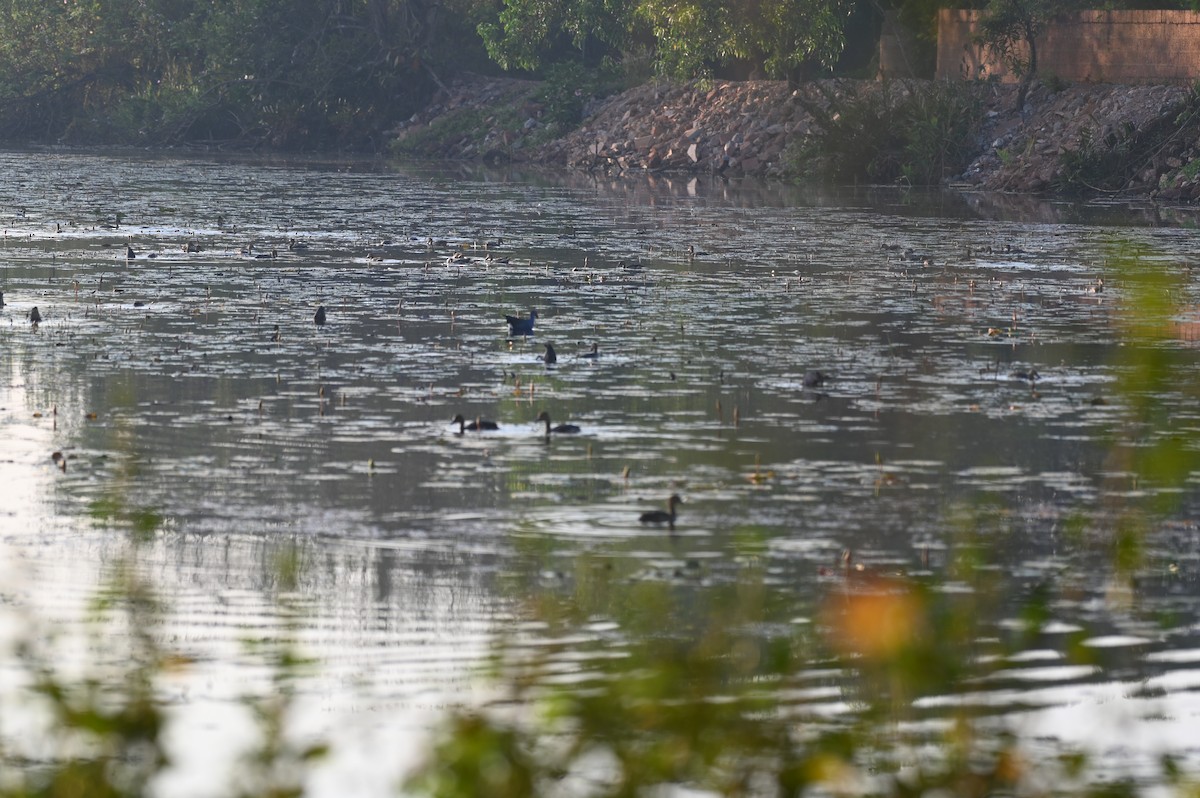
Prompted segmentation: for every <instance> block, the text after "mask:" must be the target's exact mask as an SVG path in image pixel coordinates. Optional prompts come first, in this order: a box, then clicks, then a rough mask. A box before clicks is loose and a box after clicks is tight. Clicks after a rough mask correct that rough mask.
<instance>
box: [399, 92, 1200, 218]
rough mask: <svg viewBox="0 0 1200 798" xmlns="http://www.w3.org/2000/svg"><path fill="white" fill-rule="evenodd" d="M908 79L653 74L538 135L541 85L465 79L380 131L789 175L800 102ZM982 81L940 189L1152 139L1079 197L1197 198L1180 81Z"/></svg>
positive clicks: (1008, 182)
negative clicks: (973, 140)
mask: <svg viewBox="0 0 1200 798" xmlns="http://www.w3.org/2000/svg"><path fill="white" fill-rule="evenodd" d="M914 83H927V81H890V82H883V83H881V82H879V81H866V80H851V79H845V78H831V79H828V80H822V81H816V82H812V83H806V84H802V85H800V86H799V87H794V88H793V87H791V86H789V85H788V84H787V83H786V82H783V81H745V82H734V81H710V82H707V83H703V84H701V83H698V82H695V81H693V82H689V83H668V82H654V83H648V84H644V85H642V86H638V87H635V88H633V89H629V90H627V91H624V92H621V93H619V94H615V95H612V96H610V97H606V98H604V99H601V100H592V101H590V102H588V103H587V105H586V106H585V112H584V118H583V121H582V122H581V123H580V125H579V126H578V127H576V128H575V129H573V130H570V131H567V132H566V133H565V134H563V135H561V136H548V135H547V131H546V128H545V126H544V125H543V123H542V122H541V121H540V119H539V112H540V110H541V109H540V106H539V104H538V103H537V102H536V100H535V95H536V91H537V87H538V85H539V84H537V83H536V82H532V81H519V80H512V79H495V78H482V77H480V76H474V75H468V76H465V77H464V78H462V79H460V80H458V81H455V82H454V83H453V84H452V85H451V86H450V87H448V91H447V92H444V93H442V94H441V95H440V96H439V97H438V98H435V102H434V103H431V105H430V106H429V107H428V108H427V109H426V110H424V111H422V112H421V113H419V114H416V115H414V116H413V117H412V118H411V119H409V120H407V121H406V122H405V123H403V124H402V125H400V126H398V127H397V128H395V129H394V130H392V131H391V132H390V139H391V141H392V143H393V144H396V143H399V144H400V145H401V146H402V147H407V146H412V145H413V144H414V143H417V146H416V147H413V149H411V150H410V153H411V154H416V155H418V156H421V157H432V158H442V159H449V160H467V161H471V160H475V161H483V162H487V163H518V164H521V163H526V164H538V165H542V166H551V167H555V168H565V169H571V170H578V171H585V172H599V173H603V174H606V175H618V174H638V173H663V174H672V173H674V174H693V175H702V174H710V175H720V176H722V177H741V176H746V177H763V178H781V179H787V178H788V176H789V175H788V169H787V163H786V162H785V161H786V152H787V147H788V146H789V144H791V143H793V142H796V141H797V140H799V139H802V138H803V137H804V136H806V135H807V134H808V133H809V132H810V131H811V130H812V128H813V119H812V116H811V115H810V114H809V113H808V112H807V111H806V110H805V105H806V104H810V103H821V104H826V106H827V104H829V103H834V104H836V103H837V102H838V101H839V100H840V99H843V98H845V97H847V96H851V95H853V94H854V93H857V92H863V91H872V90H878V89H880V88H887V87H890V86H895V87H897V88H899V89H900V90H905V87H906V86H907V85H909V84H914ZM980 89H981V91H982V92H983V93H984V95H983V104H984V107H985V120H984V124H983V129H982V131H981V133H980V136H979V142H978V154H977V155H976V156H975V158H974V159H973V160H972V161H971V163H970V164H968V165H967V167H966V168H965V169H964V170H963V171H962V172H961V173H960V174H956V175H947V176H946V178H945V179H944V180H943V181H942V185H943V186H951V185H953V186H955V187H958V188H968V189H976V190H981V191H999V192H1013V193H1021V194H1041V195H1055V194H1056V193H1058V192H1057V190H1056V187H1057V186H1059V185H1060V184H1061V183H1062V181H1063V180H1064V178H1065V177H1067V176H1069V175H1068V174H1067V172H1068V170H1069V169H1071V167H1072V163H1073V161H1072V157H1073V156H1077V155H1081V154H1082V155H1087V156H1090V157H1093V158H1096V159H1097V160H1098V161H1099V162H1101V163H1107V162H1110V161H1112V162H1119V161H1120V157H1121V155H1122V154H1123V153H1124V152H1125V151H1126V150H1128V149H1130V147H1131V144H1130V143H1131V142H1137V141H1139V140H1141V139H1143V138H1144V137H1146V136H1149V135H1158V136H1160V137H1162V138H1163V139H1164V141H1165V143H1164V144H1163V146H1161V147H1157V148H1156V149H1155V151H1154V152H1153V154H1152V155H1151V157H1149V158H1148V159H1147V160H1146V162H1145V163H1144V164H1135V165H1134V169H1133V177H1132V178H1131V179H1129V180H1128V181H1126V182H1125V184H1124V185H1123V186H1122V187H1121V189H1120V190H1109V191H1102V190H1101V191H1095V192H1090V193H1091V195H1092V196H1106V195H1107V196H1122V197H1127V198H1137V197H1144V198H1148V199H1161V200H1164V201H1170V202H1176V203H1183V204H1186V203H1189V202H1192V201H1194V200H1197V199H1200V179H1198V178H1200V147H1198V146H1197V145H1196V144H1195V142H1196V139H1197V136H1191V135H1183V134H1184V133H1186V132H1187V131H1188V130H1190V129H1192V128H1200V121H1197V120H1196V119H1195V118H1194V117H1195V116H1196V114H1190V115H1185V114H1183V113H1181V112H1183V111H1184V110H1188V109H1189V105H1188V103H1189V98H1190V97H1191V94H1192V92H1191V89H1190V87H1187V86H1172V85H1147V86H1142V85H1136V86H1135V85H1116V84H1074V85H1068V86H1051V85H1049V84H1048V83H1047V82H1037V83H1035V84H1034V85H1033V87H1032V88H1031V90H1030V92H1029V95H1028V98H1027V100H1026V104H1025V107H1024V108H1023V109H1021V110H1020V111H1018V110H1017V109H1016V108H1015V107H1014V106H1015V97H1016V86H1015V85H1014V84H998V83H995V84H980ZM456 119H457V124H456V122H455V120H456ZM472 122H474V124H471V123H472ZM405 142H408V144H407V145H406V144H405ZM418 142H419V143H418ZM1116 165H1119V166H1122V167H1123V168H1128V167H1129V164H1128V163H1117V164H1116ZM1084 185H1086V182H1085V183H1084Z"/></svg>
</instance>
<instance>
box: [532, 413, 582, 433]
mask: <svg viewBox="0 0 1200 798" xmlns="http://www.w3.org/2000/svg"><path fill="white" fill-rule="evenodd" d="M537 420H538V421H543V422H545V424H546V437H547V438H549V437H550V433H551V432H554V433H558V434H559V435H573V434H575V433H576V432H580V429H579V427H577V426H575V425H574V424H559V425H558V426H557V427H551V426H550V414H549V413H547V412H546V411H545V410H543V411H542V412H540V413H538V417H537Z"/></svg>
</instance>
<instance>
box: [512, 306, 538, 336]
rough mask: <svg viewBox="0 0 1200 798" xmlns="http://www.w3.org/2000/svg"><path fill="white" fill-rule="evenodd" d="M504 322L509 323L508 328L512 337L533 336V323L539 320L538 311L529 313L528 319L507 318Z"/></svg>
mask: <svg viewBox="0 0 1200 798" xmlns="http://www.w3.org/2000/svg"><path fill="white" fill-rule="evenodd" d="M504 320H505V321H506V322H508V328H509V331H510V333H511V334H512V335H533V323H534V322H535V321H536V320H537V310H531V311H529V318H527V319H523V318H521V317H520V316H505V317H504Z"/></svg>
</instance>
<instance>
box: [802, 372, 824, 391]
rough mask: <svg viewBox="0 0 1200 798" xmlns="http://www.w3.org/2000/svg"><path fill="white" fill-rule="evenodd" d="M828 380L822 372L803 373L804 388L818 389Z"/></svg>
mask: <svg viewBox="0 0 1200 798" xmlns="http://www.w3.org/2000/svg"><path fill="white" fill-rule="evenodd" d="M827 379H829V375H828V374H826V373H825V372H823V371H817V370H816V369H809V370H808V371H806V372H804V387H805V388H820V387H821V386H822V385H824V384H825V380H827Z"/></svg>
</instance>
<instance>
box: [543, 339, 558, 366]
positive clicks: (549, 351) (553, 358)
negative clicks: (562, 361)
mask: <svg viewBox="0 0 1200 798" xmlns="http://www.w3.org/2000/svg"><path fill="white" fill-rule="evenodd" d="M542 360H544V361H546V365H547V366H549V365H550V364H551V363H557V362H558V354H557V353H556V352H555V351H554V347H553V346H551V345H550V344H546V354H544V355H542Z"/></svg>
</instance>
